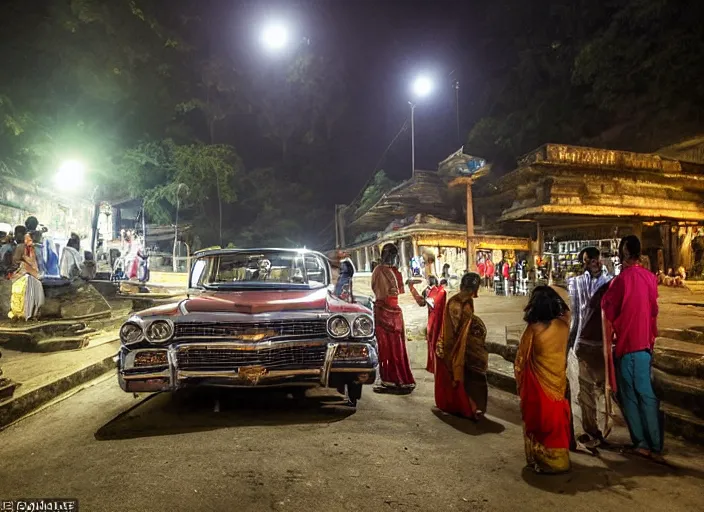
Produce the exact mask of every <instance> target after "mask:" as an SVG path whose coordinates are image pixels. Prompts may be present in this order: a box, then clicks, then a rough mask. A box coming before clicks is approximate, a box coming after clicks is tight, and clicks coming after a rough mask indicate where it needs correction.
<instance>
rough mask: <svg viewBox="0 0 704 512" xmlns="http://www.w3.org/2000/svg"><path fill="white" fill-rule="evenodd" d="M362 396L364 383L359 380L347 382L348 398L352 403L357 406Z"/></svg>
mask: <svg viewBox="0 0 704 512" xmlns="http://www.w3.org/2000/svg"><path fill="white" fill-rule="evenodd" d="M360 398H362V384H361V383H359V382H350V383H349V384H347V400H349V403H350V405H352V406H353V407H356V405H357V401H358V400H359V399H360Z"/></svg>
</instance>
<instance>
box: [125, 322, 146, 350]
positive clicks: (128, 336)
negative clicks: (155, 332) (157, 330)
mask: <svg viewBox="0 0 704 512" xmlns="http://www.w3.org/2000/svg"><path fill="white" fill-rule="evenodd" d="M143 337H144V332H143V331H142V328H141V327H140V326H139V325H137V324H133V323H132V322H128V323H126V324H124V325H123V326H122V327H121V328H120V339H121V340H122V341H123V342H124V343H125V344H127V345H129V344H130V343H136V342H138V341H140V340H141V339H142V338H143Z"/></svg>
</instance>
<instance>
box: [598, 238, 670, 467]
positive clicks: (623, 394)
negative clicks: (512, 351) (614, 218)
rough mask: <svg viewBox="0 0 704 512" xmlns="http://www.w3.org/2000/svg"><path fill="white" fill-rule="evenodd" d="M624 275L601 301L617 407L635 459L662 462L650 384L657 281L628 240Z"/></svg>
mask: <svg viewBox="0 0 704 512" xmlns="http://www.w3.org/2000/svg"><path fill="white" fill-rule="evenodd" d="M619 256H620V257H621V262H622V263H623V270H621V273H620V274H619V275H618V276H617V277H616V278H615V279H614V280H613V282H612V283H611V286H609V289H608V291H607V292H606V293H605V294H604V298H603V299H602V307H603V309H604V317H605V318H606V321H607V322H608V323H609V324H610V326H611V328H612V329H613V332H614V338H615V345H614V351H613V356H614V367H615V370H616V384H617V387H618V389H617V391H618V398H619V404H620V405H621V409H622V410H623V415H624V416H625V418H626V422H627V423H628V429H629V431H630V434H631V440H632V441H633V444H634V450H635V452H636V453H637V454H639V455H643V456H645V457H650V458H653V459H654V460H656V461H658V462H662V461H663V459H662V455H661V452H662V447H663V433H662V423H661V421H660V403H659V402H658V399H657V397H656V396H655V393H654V392H653V386H652V383H651V381H650V365H651V362H652V359H653V346H654V344H655V336H657V316H658V290H657V278H656V277H655V275H654V274H653V273H652V272H650V271H649V270H646V269H645V268H643V267H642V266H641V264H640V263H639V258H640V256H641V244H640V240H639V239H638V237H636V236H634V235H631V236H627V237H625V238H624V239H623V240H621V243H620V245H619Z"/></svg>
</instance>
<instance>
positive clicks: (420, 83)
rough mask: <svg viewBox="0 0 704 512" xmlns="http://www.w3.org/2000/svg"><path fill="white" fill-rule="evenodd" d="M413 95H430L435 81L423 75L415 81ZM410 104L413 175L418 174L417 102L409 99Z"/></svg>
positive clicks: (419, 96)
mask: <svg viewBox="0 0 704 512" xmlns="http://www.w3.org/2000/svg"><path fill="white" fill-rule="evenodd" d="M412 89H413V96H414V97H415V98H424V97H426V96H428V95H429V94H430V93H431V92H432V90H433V82H432V81H431V80H430V78H428V77H427V76H424V75H421V76H419V77H417V78H416V79H415V80H414V81H413V87H412ZM408 104H409V105H410V106H411V176H415V174H416V124H415V113H416V104H415V102H413V101H409V102H408Z"/></svg>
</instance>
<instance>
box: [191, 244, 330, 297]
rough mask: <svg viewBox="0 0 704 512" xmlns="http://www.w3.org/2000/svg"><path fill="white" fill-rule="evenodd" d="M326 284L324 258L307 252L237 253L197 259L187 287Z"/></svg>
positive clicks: (284, 286)
mask: <svg viewBox="0 0 704 512" xmlns="http://www.w3.org/2000/svg"><path fill="white" fill-rule="evenodd" d="M329 283H330V280H329V276H328V269H327V264H326V262H325V260H324V258H323V257H322V256H321V255H319V254H317V253H311V252H307V251H283V250H278V251H277V250H264V251H238V252H229V253H228V252H223V253H215V254H210V255H205V256H201V257H200V258H198V259H197V260H196V261H195V263H194V264H193V268H192V271H191V279H190V286H191V288H208V289H211V288H227V289H229V288H267V289H269V288H301V287H302V288H318V287H323V286H327V285H328V284H329Z"/></svg>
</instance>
